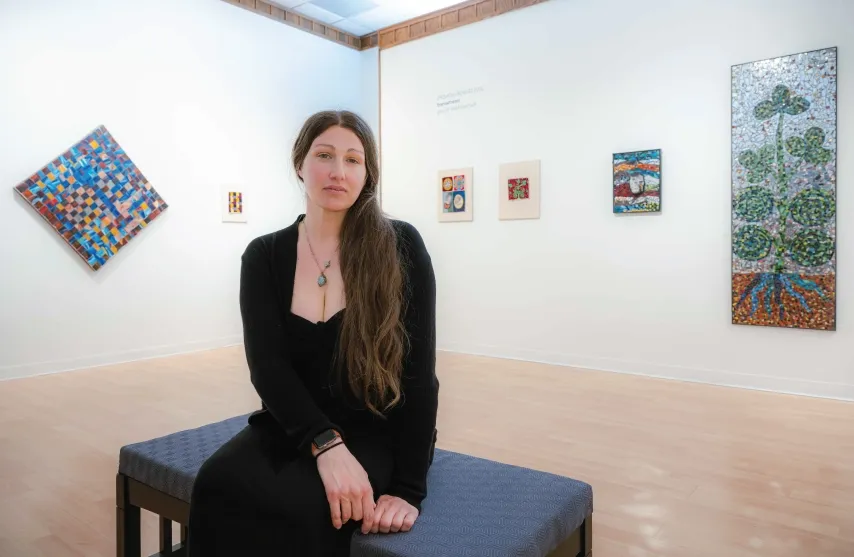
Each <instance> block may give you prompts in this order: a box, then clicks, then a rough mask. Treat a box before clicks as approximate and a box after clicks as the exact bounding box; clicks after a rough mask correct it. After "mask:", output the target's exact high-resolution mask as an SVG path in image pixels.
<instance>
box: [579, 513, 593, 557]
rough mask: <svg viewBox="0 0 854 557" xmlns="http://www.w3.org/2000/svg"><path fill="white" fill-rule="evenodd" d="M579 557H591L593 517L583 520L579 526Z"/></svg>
mask: <svg viewBox="0 0 854 557" xmlns="http://www.w3.org/2000/svg"><path fill="white" fill-rule="evenodd" d="M579 557H593V515H592V514H591V515H590V516H588V517H587V518H586V519H584V524H583V525H582V526H581V553H580V554H579Z"/></svg>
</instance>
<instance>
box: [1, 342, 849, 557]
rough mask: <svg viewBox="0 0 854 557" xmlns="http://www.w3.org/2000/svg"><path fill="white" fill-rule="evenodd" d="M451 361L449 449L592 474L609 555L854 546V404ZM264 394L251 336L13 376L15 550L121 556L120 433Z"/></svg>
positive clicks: (15, 554) (6, 506)
mask: <svg viewBox="0 0 854 557" xmlns="http://www.w3.org/2000/svg"><path fill="white" fill-rule="evenodd" d="M439 375H440V379H441V381H442V391H441V410H440V416H439V429H440V446H441V447H442V448H446V449H450V450H458V451H462V452H467V453H469V454H474V455H477V456H483V457H487V458H492V459H495V460H499V461H503V462H508V463H513V464H518V465H523V466H529V467H532V468H537V469H541V470H547V471H551V472H556V473H559V474H564V475H567V476H571V477H574V478H578V479H581V480H584V481H587V482H589V483H590V484H592V485H593V489H594V506H595V513H594V548H595V555H596V557H618V556H631V557H645V556H650V555H663V556H678V557H712V556H714V557H721V556H725V557H747V556H762V557H777V556H784V555H785V556H795V555H797V556H798V557H803V556H808V557H820V556H828V557H831V556H833V557H850V556H852V555H854V404H848V403H842V402H834V401H827V400H818V399H809V398H799V397H793V396H785V395H775V394H769V393H761V392H752V391H743V390H736V389H727V388H718V387H710V386H703V385H696V384H688V383H678V382H669V381H662V380H655V379H648V378H640V377H632V376H624V375H617V374H609V373H601V372H587V371H580V370H574V369H570V368H564V367H556V366H546V365H538V364H530V363H523V362H514V361H502V360H493V359H487V358H480V357H470V356H460V355H449V354H440V358H439ZM257 404H258V402H257V398H256V396H255V394H254V392H253V390H252V387H251V385H250V384H249V382H248V380H247V375H246V370H245V363H244V360H243V355H242V352H241V351H240V349H239V348H230V349H224V350H216V351H210V352H204V353H198V354H193V355H186V356H177V357H171V358H166V359H161V360H151V361H145V362H137V363H133V364H126V365H118V366H111V367H104V368H98V369H90V370H82V371H75V372H68V373H62V374H57V375H50V376H42V377H35V378H29V379H22V380H14V381H6V382H0V555H3V556H7V555H8V556H10V557H24V556H65V555H68V556H86V557H97V556H104V557H106V556H112V555H115V542H114V531H115V473H116V467H117V458H118V451H119V447H120V446H122V445H123V444H126V443H130V442H135V441H140V440H144V439H148V438H151V437H154V436H157V435H163V434H167V433H171V432H173V431H176V430H178V429H183V428H188V427H195V426H198V425H202V424H205V423H209V422H211V421H214V420H218V419H222V418H226V417H230V416H232V415H235V414H237V413H240V412H246V411H251V410H253V409H255V408H256V407H257ZM144 519H145V522H144V531H143V539H144V548H143V549H144V551H145V552H147V553H144V555H147V554H150V553H153V552H154V551H156V547H155V544H156V540H157V535H156V530H155V528H156V523H155V522H154V520H153V517H152V516H151V515H148V514H146V513H144ZM176 535H177V532H176Z"/></svg>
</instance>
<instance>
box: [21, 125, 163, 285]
mask: <svg viewBox="0 0 854 557" xmlns="http://www.w3.org/2000/svg"><path fill="white" fill-rule="evenodd" d="M15 189H16V190H17V192H18V193H19V194H20V195H21V196H22V197H23V198H24V199H26V200H27V202H28V203H29V204H30V206H31V207H33V209H35V210H36V211H37V212H38V213H39V214H40V215H41V216H42V217H43V218H44V219H45V220H46V221H47V222H48V223H50V225H51V226H52V227H53V228H54V229H55V230H56V232H57V233H59V235H60V236H62V237H63V238H64V239H65V241H66V242H67V243H68V245H69V246H71V248H72V249H73V250H74V251H75V252H76V253H77V254H78V255H79V256H80V257H82V258H83V260H84V261H86V263H88V264H89V266H90V267H91V268H92V269H93V270H96V271H97V270H98V269H100V268H101V267H102V266H103V265H104V264H105V263H106V262H107V260H109V259H110V258H111V257H112V256H113V255H115V254H116V253H118V251H119V250H120V249H121V248H122V247H124V246H125V245H126V244H127V243H128V242H129V241H130V240H131V239H132V238H133V237H134V236H136V235H137V234H139V232H140V231H141V230H142V229H143V228H145V227H146V226H148V225H149V224H151V222H152V221H153V220H154V219H155V218H157V216H158V215H160V214H161V213H162V212H163V211H165V210H166V209H167V207H168V205H167V204H166V202H165V201H164V200H163V199H162V198H161V197H160V195H159V194H158V193H157V191H155V189H154V188H153V187H152V186H151V184H149V183H148V180H147V179H146V178H145V176H144V175H143V174H142V172H140V170H139V168H137V166H136V165H135V164H134V162H133V161H132V160H131V159H130V157H128V155H127V153H125V151H124V149H122V147H121V146H120V145H119V144H118V142H116V140H115V139H114V138H113V136H112V135H111V134H110V132H109V131H107V129H106V128H105V127H104V126H99V127H98V128H96V129H95V130H93V131H92V132H91V133H90V134H88V135H87V136H86V137H84V138H83V139H81V140H80V141H79V142H77V143H76V144H75V145H74V146H72V147H71V148H70V149H69V150H68V151H66V152H65V153H63V154H62V155H60V156H59V157H58V158H56V159H55V160H53V161H52V162H50V163H48V164H47V165H46V166H45V167H44V168H42V169H41V170H39V171H38V172H36V173H35V174H33V175H32V176H30V177H29V178H28V179H27V180H25V181H24V182H22V183H21V184H19V185H18V186H16V187H15Z"/></svg>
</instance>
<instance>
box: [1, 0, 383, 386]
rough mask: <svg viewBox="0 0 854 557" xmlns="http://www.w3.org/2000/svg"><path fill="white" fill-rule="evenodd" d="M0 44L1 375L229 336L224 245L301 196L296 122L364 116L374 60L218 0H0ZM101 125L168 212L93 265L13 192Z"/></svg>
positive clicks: (242, 238) (371, 104)
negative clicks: (223, 208)
mask: <svg viewBox="0 0 854 557" xmlns="http://www.w3.org/2000/svg"><path fill="white" fill-rule="evenodd" d="M0 52H2V53H3V56H2V57H0V79H2V85H3V86H2V87H0V190H2V191H0V236H1V237H2V238H3V243H2V247H0V249H2V258H0V260H2V263H0V297H2V298H0V307H2V320H0V344H2V349H0V378H9V377H19V376H26V375H33V374H37V373H44V372H53V371H61V370H67V369H74V368H80V367H86V366H91V365H98V364H104V363H111V362H119V361H125V360H133V359H138V358H144V357H150V356H158V355H163V354H170V353H176V352H185V351H190V350H196V349H204V348H208V347H217V346H223V345H228V344H234V343H239V342H240V341H241V327H240V316H239V308H238V299H237V294H238V280H239V270H240V267H239V265H240V254H241V253H242V251H243V249H244V247H245V245H246V244H247V242H248V241H249V240H250V239H251V238H253V237H255V236H257V235H259V234H263V233H266V232H268V231H271V230H274V229H277V228H280V227H282V226H285V225H287V224H290V223H291V222H292V221H293V219H294V218H295V216H296V214H297V213H298V212H299V211H300V210H301V209H302V197H301V194H300V190H299V189H298V186H297V184H296V181H295V180H294V177H293V173H292V172H291V170H290V167H289V155H290V148H291V144H292V141H293V139H294V137H295V135H296V133H297V131H298V127H299V125H300V124H301V123H302V121H303V120H304V118H305V117H307V116H308V115H309V114H310V113H312V112H314V111H315V110H319V109H324V108H350V109H355V110H359V111H364V110H365V109H366V110H367V111H368V112H372V113H373V114H374V116H372V118H373V121H374V123H375V122H376V116H375V114H376V113H377V104H376V103H377V91H376V85H374V86H373V89H371V85H370V83H368V82H365V81H364V78H363V77H362V76H363V72H362V64H363V62H364V63H368V64H371V63H372V64H373V65H374V66H375V65H376V59H375V58H374V60H373V62H372V61H371V60H370V58H369V57H367V56H366V55H364V54H363V53H360V52H357V51H354V50H350V49H347V48H345V47H342V46H340V45H336V44H334V43H332V42H329V41H326V40H324V39H322V38H318V37H314V36H312V35H310V34H308V33H304V32H302V31H299V30H296V29H293V28H291V27H288V26H286V25H283V24H281V23H276V22H274V21H271V20H268V19H266V18H263V17H259V16H258V15H257V14H254V13H251V12H248V11H246V10H243V9H240V8H237V7H234V6H231V5H229V4H227V3H225V2H222V1H221V0H180V1H176V0H145V1H135V0H133V1H132V0H75V1H74V2H67V1H64V0H27V1H26V2H18V1H10V0H0ZM369 69H371V70H372V71H373V72H374V76H376V69H374V68H369ZM375 82H376V78H374V83H375ZM99 125H104V126H106V127H107V129H108V130H109V131H110V132H111V133H112V134H113V136H114V137H115V139H116V140H117V141H118V142H119V144H120V145H121V146H122V147H123V148H124V149H125V150H126V151H127V153H128V155H129V156H130V157H131V159H132V160H133V161H134V162H135V163H136V164H137V165H138V167H139V168H140V170H141V171H142V172H143V174H144V175H145V176H146V178H147V179H148V180H149V181H150V183H151V184H152V185H153V186H154V188H155V189H156V190H157V191H158V192H159V193H160V195H161V196H162V197H163V198H164V199H165V200H166V202H167V203H168V204H169V209H168V210H167V211H166V212H165V213H164V214H162V215H161V216H160V217H159V218H158V219H156V220H155V221H154V222H153V223H152V224H151V225H150V226H149V227H148V228H147V229H145V230H143V231H142V233H141V234H140V235H138V236H137V237H136V238H135V239H133V240H132V241H131V242H130V243H129V244H128V245H127V246H126V247H124V248H123V249H121V250H120V251H119V253H118V255H117V256H115V257H114V258H112V259H111V260H110V261H108V262H107V264H106V265H105V266H104V267H103V268H102V269H101V270H99V271H97V272H93V271H91V270H90V269H89V267H88V266H87V265H86V264H85V263H84V262H83V260H82V259H80V258H79V257H78V255H76V254H75V253H74V252H73V251H72V250H71V248H70V247H69V246H68V245H66V244H65V242H64V240H62V239H61V238H60V237H59V236H58V235H57V234H56V233H55V232H54V231H53V229H52V228H51V227H50V226H49V225H48V224H47V223H46V222H44V221H43V220H42V219H41V218H40V217H39V216H38V215H37V214H36V213H35V212H34V211H33V210H32V209H31V208H29V207H28V206H27V204H26V203H25V202H24V201H23V200H22V199H20V198H19V197H18V196H17V195H16V194H15V193H14V192H13V188H14V186H16V185H17V184H19V183H20V182H21V181H23V180H25V179H26V178H27V177H29V176H30V175H31V174H32V173H34V172H36V171H37V170H38V169H40V168H41V167H42V166H43V165H45V164H46V163H48V162H49V161H51V160H53V159H54V158H55V157H56V156H58V155H59V154H61V153H63V152H64V151H65V150H66V149H68V148H69V147H70V146H71V145H73V144H74V143H76V142H77V141H78V140H80V139H82V138H83V137H84V136H85V135H86V134H87V133H89V132H90V131H91V130H92V129H94V128H95V127H97V126H99ZM225 184H235V185H237V186H238V187H242V188H245V189H246V192H247V196H246V208H247V213H248V219H249V220H248V223H246V224H223V223H222V222H221V212H220V207H219V205H218V193H219V191H220V187H221V186H222V185H225Z"/></svg>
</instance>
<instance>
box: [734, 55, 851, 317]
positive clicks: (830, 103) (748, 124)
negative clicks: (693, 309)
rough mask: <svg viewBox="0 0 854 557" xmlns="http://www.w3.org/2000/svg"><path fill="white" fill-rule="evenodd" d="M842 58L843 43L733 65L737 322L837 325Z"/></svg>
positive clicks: (735, 304) (735, 314) (735, 300)
mask: <svg viewBox="0 0 854 557" xmlns="http://www.w3.org/2000/svg"><path fill="white" fill-rule="evenodd" d="M838 68H839V66H838V62H837V51H836V48H827V49H822V50H815V51H810V52H802V53H800V54H793V55H787V56H781V57H779V58H771V59H767V60H759V61H756V62H748V63H745V64H739V65H736V66H733V67H732V70H731V73H732V75H731V87H732V92H731V98H732V108H731V118H732V125H731V130H732V132H731V134H732V135H731V165H732V167H731V174H730V177H731V190H732V191H731V223H732V224H731V226H732V228H731V232H730V235H731V250H732V281H731V282H732V298H731V300H730V304H731V312H732V322H733V324H736V325H756V326H764V327H785V328H792V329H815V330H821V331H835V330H836V295H837V279H836V271H837V268H836V261H837V259H836V257H837V235H836V230H837V222H836V219H837V198H836V192H837V162H838V158H837V157H838V153H837V137H838V136H837V133H838V129H837V75H838ZM848 284H850V282H849V283H848Z"/></svg>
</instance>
